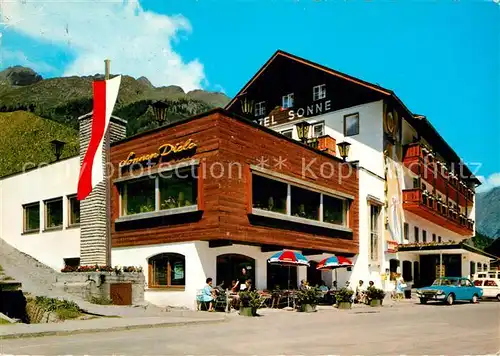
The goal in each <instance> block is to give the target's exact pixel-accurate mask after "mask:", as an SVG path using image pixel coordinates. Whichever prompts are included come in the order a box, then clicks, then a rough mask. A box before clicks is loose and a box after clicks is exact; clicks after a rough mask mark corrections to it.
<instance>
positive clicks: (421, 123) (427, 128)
mask: <svg viewBox="0 0 500 356" xmlns="http://www.w3.org/2000/svg"><path fill="white" fill-rule="evenodd" d="M278 57H282V58H287V59H289V60H291V61H294V62H297V63H302V64H304V65H307V66H309V67H312V68H316V69H318V70H321V71H323V72H325V73H327V74H330V75H333V76H336V77H339V78H342V79H345V80H348V81H350V82H353V83H355V84H357V85H360V86H363V87H365V88H368V89H370V90H373V91H376V92H379V93H381V94H383V95H386V96H387V97H388V98H390V99H391V100H393V101H395V102H396V103H398V104H399V105H401V107H402V108H403V109H404V110H405V111H406V113H407V114H408V117H409V120H408V121H410V123H411V124H412V125H416V126H418V128H419V129H420V130H418V131H421V132H426V133H430V135H431V136H432V137H426V139H427V141H429V143H431V144H433V142H434V144H435V145H436V146H439V148H440V150H443V151H445V153H446V155H447V156H448V157H449V158H448V159H449V160H451V161H456V162H461V159H460V157H459V156H458V155H457V153H456V152H455V151H454V150H453V148H451V146H450V145H449V144H448V143H447V142H446V141H445V140H444V139H443V137H442V136H441V135H440V134H439V133H438V131H437V130H436V129H435V128H434V126H433V125H432V124H431V123H430V122H429V120H427V118H426V117H425V116H423V115H419V114H414V113H412V112H411V111H410V109H408V108H407V107H406V105H405V104H404V103H403V101H402V100H401V99H399V98H398V96H397V95H396V94H395V93H394V92H393V91H392V90H390V89H387V88H384V87H382V86H380V85H378V84H373V83H370V82H367V81H365V80H362V79H359V78H356V77H353V76H351V75H348V74H345V73H342V72H339V71H337V70H334V69H331V68H328V67H325V66H323V65H321V64H318V63H314V62H312V61H309V60H307V59H305V58H302V57H299V56H296V55H294V54H291V53H288V52H285V51H282V50H277V51H276V52H275V53H274V54H273V55H272V56H271V58H269V59H268V60H267V62H266V63H264V65H263V66H262V67H261V68H260V69H259V71H258V72H257V73H255V75H254V76H253V77H252V78H251V79H250V80H249V81H248V82H247V83H246V84H245V85H244V86H243V88H242V89H241V90H240V91H239V92H238V93H237V94H236V95H235V96H234V98H233V99H232V100H231V101H230V102H229V103H228V104H227V105H226V106H225V109H229V108H230V107H231V106H232V105H233V104H234V103H235V101H236V100H237V99H238V97H239V96H241V95H243V94H245V93H246V91H247V89H248V88H249V87H250V86H251V85H252V84H253V83H254V82H255V81H256V80H257V79H258V78H259V77H260V76H261V74H262V73H263V72H265V71H266V69H267V68H268V67H269V66H270V65H271V63H272V62H274V61H275V60H276V58H278ZM463 167H464V170H465V172H464V173H465V175H466V176H469V177H470V180H471V181H472V182H473V183H475V184H476V185H480V184H481V182H480V181H479V180H478V179H477V178H476V177H475V176H474V175H473V174H472V172H471V171H470V169H469V168H468V167H467V166H466V165H465V164H464V165H463Z"/></svg>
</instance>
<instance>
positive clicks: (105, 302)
mask: <svg viewBox="0 0 500 356" xmlns="http://www.w3.org/2000/svg"><path fill="white" fill-rule="evenodd" d="M90 302H91V303H92V304H99V305H110V304H113V301H112V300H111V299H109V298H106V297H102V296H101V297H96V296H92V297H90Z"/></svg>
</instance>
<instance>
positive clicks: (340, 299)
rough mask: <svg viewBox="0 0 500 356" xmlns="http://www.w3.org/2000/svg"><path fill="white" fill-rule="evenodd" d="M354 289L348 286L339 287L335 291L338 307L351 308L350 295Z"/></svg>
mask: <svg viewBox="0 0 500 356" xmlns="http://www.w3.org/2000/svg"><path fill="white" fill-rule="evenodd" d="M353 295H354V291H353V290H351V289H348V288H345V287H344V288H340V289H339V290H338V291H337V292H336V293H335V301H336V304H337V308H338V309H351V307H352V296H353Z"/></svg>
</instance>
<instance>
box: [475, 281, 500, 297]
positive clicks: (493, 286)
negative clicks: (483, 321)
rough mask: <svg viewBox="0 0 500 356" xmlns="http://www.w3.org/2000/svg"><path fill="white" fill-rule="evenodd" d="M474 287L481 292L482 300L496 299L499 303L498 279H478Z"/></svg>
mask: <svg viewBox="0 0 500 356" xmlns="http://www.w3.org/2000/svg"><path fill="white" fill-rule="evenodd" d="M474 285H475V286H476V287H478V288H481V289H482V290H483V297H484V298H497V299H498V301H499V302H500V278H479V279H475V280H474Z"/></svg>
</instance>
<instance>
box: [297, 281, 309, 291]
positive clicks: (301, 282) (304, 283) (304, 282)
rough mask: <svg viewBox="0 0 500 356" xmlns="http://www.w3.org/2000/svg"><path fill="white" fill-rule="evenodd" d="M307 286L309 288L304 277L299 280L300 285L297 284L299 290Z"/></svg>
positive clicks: (305, 288)
mask: <svg viewBox="0 0 500 356" xmlns="http://www.w3.org/2000/svg"><path fill="white" fill-rule="evenodd" d="M309 288H310V287H309V283H307V281H306V280H305V279H303V280H301V281H300V286H299V289H300V290H307V289H309Z"/></svg>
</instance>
